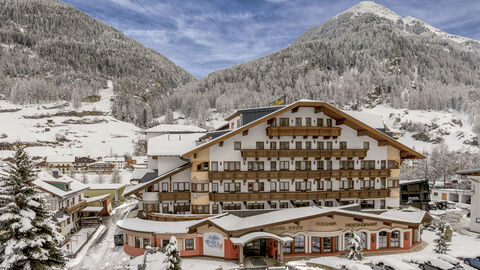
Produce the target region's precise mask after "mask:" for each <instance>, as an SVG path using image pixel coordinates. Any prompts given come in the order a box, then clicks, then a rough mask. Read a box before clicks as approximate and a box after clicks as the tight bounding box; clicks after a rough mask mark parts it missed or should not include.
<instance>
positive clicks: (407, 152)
mask: <svg viewBox="0 0 480 270" xmlns="http://www.w3.org/2000/svg"><path fill="white" fill-rule="evenodd" d="M297 107H314V108H318V109H319V110H320V111H322V112H323V113H324V114H326V115H328V116H329V117H331V118H333V119H335V120H343V123H344V124H345V125H347V126H349V127H351V128H354V129H356V130H362V131H365V132H366V135H367V136H370V137H371V138H373V139H375V140H378V141H384V142H385V143H387V144H388V145H390V146H392V147H394V148H397V149H399V150H401V156H402V158H420V159H423V158H425V157H424V156H423V155H422V154H420V153H418V152H417V151H415V150H413V149H411V148H410V147H408V146H406V145H404V144H402V143H400V142H398V141H397V140H395V139H394V138H392V137H390V136H388V135H387V134H385V133H383V132H381V131H379V130H377V129H376V128H374V127H371V126H369V125H367V124H365V123H363V122H362V121H360V120H358V119H356V118H354V117H353V116H351V115H349V114H347V113H345V112H343V111H341V110H339V109H337V108H335V107H334V106H332V105H330V104H328V103H326V102H321V101H314V100H299V101H297V102H295V103H292V104H290V105H288V106H285V107H283V108H281V109H279V110H277V111H274V112H272V113H270V114H267V115H265V116H264V117H261V118H258V119H257V120H255V121H253V122H251V123H249V124H247V125H244V126H241V127H240V128H237V129H234V130H232V131H231V132H228V133H226V134H224V135H222V136H219V137H217V138H216V139H213V140H211V141H209V142H206V143H204V144H202V145H199V146H197V147H196V148H194V149H192V150H190V151H188V152H185V153H184V154H183V155H182V157H184V158H187V157H189V156H191V155H192V154H194V153H197V152H199V151H201V150H203V149H206V148H208V147H210V146H212V145H214V144H216V143H219V142H221V141H224V140H226V139H228V138H230V137H232V136H234V135H236V134H239V133H241V132H243V131H245V130H248V129H249V128H252V127H254V126H256V125H258V124H260V123H263V122H265V121H268V120H269V119H272V118H274V117H276V116H278V115H280V114H282V113H284V112H286V111H288V110H291V109H294V108H297Z"/></svg>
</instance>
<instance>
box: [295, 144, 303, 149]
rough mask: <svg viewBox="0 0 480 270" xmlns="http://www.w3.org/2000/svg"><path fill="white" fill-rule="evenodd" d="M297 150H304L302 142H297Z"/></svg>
mask: <svg viewBox="0 0 480 270" xmlns="http://www.w3.org/2000/svg"><path fill="white" fill-rule="evenodd" d="M295 149H297V150H301V149H302V142H295Z"/></svg>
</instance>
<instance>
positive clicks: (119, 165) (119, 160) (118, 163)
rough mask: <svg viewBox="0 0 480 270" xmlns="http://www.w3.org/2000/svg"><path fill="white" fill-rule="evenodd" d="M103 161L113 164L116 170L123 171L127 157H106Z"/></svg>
mask: <svg viewBox="0 0 480 270" xmlns="http://www.w3.org/2000/svg"><path fill="white" fill-rule="evenodd" d="M103 162H106V163H111V164H113V166H114V168H115V170H117V171H122V170H124V169H125V157H106V158H104V159H103Z"/></svg>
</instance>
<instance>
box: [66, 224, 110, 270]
mask: <svg viewBox="0 0 480 270" xmlns="http://www.w3.org/2000/svg"><path fill="white" fill-rule="evenodd" d="M104 229H105V226H104V225H100V226H99V227H98V230H97V231H96V232H95V234H94V235H93V236H92V238H90V240H89V241H88V243H87V244H85V246H84V247H83V248H82V250H81V251H80V252H79V253H78V254H77V256H76V257H75V258H74V259H72V260H69V261H68V262H67V265H66V266H67V268H71V267H73V266H75V265H77V264H79V263H80V262H81V261H82V259H83V257H84V256H85V254H86V253H87V251H88V249H89V248H90V246H91V245H92V244H93V242H95V240H96V239H97V238H98V237H99V236H100V234H102V233H103V231H104Z"/></svg>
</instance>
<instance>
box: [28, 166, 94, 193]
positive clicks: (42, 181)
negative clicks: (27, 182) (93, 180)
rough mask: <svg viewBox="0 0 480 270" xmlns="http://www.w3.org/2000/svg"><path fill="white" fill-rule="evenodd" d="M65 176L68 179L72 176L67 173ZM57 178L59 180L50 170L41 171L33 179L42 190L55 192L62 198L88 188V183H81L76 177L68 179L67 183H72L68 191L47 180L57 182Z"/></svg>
mask: <svg viewBox="0 0 480 270" xmlns="http://www.w3.org/2000/svg"><path fill="white" fill-rule="evenodd" d="M63 177H65V178H67V179H68V178H70V177H68V176H66V175H64V176H63ZM57 180H58V178H55V177H53V175H51V174H50V173H48V172H40V173H39V174H38V176H37V179H36V180H35V181H33V184H34V185H36V186H37V187H39V188H40V189H41V190H43V191H45V192H48V193H51V194H53V195H55V196H58V197H61V198H65V197H68V196H70V195H72V194H75V193H77V192H80V191H83V190H85V189H87V188H88V186H87V185H85V184H83V183H81V182H79V181H77V180H75V179H72V178H70V180H68V182H67V183H69V184H70V190H68V191H64V190H62V189H60V188H58V187H56V186H54V185H52V184H49V183H47V182H46V181H52V182H57ZM66 181H67V180H66Z"/></svg>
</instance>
